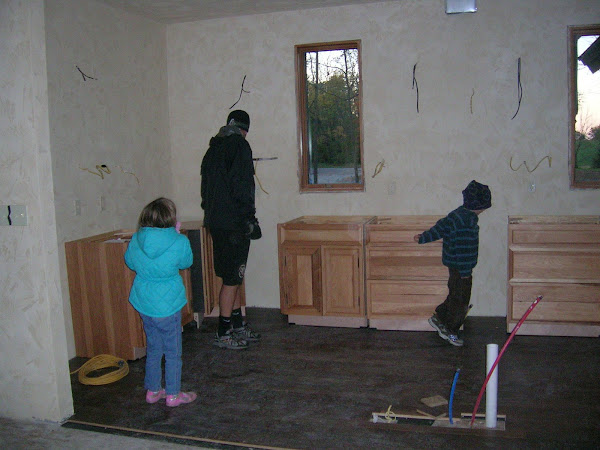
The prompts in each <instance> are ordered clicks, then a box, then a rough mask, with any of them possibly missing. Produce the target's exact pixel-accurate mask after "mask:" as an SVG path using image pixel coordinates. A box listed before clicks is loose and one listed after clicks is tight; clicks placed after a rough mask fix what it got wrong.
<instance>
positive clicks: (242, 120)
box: [227, 109, 250, 131]
mask: <svg viewBox="0 0 600 450" xmlns="http://www.w3.org/2000/svg"><path fill="white" fill-rule="evenodd" d="M232 120H233V123H231V121H232ZM227 125H235V126H236V127H238V128H241V129H242V130H244V131H248V130H249V129H250V116H249V115H248V113H247V112H246V111H243V110H241V109H236V110H235V111H231V112H230V113H229V115H228V116H227Z"/></svg>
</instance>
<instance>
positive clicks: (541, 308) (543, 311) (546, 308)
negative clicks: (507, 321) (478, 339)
mask: <svg viewBox="0 0 600 450" xmlns="http://www.w3.org/2000/svg"><path fill="white" fill-rule="evenodd" d="M532 284H533V283H532ZM532 284H515V285H513V286H511V288H512V313H511V314H510V316H511V317H510V318H511V319H513V320H519V319H520V318H521V317H523V314H525V312H526V311H527V308H529V306H530V305H531V303H532V302H533V301H534V300H535V298H536V297H537V296H538V295H542V296H543V298H542V300H541V301H540V302H539V303H538V305H537V306H536V307H535V309H534V310H533V311H532V312H531V314H530V315H529V316H528V318H527V320H532V321H535V320H539V321H544V322H579V323H581V322H588V323H590V322H596V323H600V284H599V285H588V284H544V285H542V284H540V285H537V286H536V285H532Z"/></svg>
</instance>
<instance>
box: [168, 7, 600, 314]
mask: <svg viewBox="0 0 600 450" xmlns="http://www.w3.org/2000/svg"><path fill="white" fill-rule="evenodd" d="M443 4H444V2H442V1H417V0H406V1H392V2H384V3H372V4H366V5H361V6H347V7H341V8H328V9H313V10H307V11H301V12H284V13H276V14H265V15H254V16H246V17H239V18H235V19H227V20H210V21H202V22H195V23H185V24H179V25H172V26H169V27H168V29H167V42H168V46H167V59H168V81H169V83H168V85H169V108H170V119H171V149H172V164H171V169H172V171H173V181H174V193H175V197H176V198H177V199H178V201H179V205H178V206H179V208H180V211H181V212H182V214H183V215H185V216H187V217H189V218H196V217H201V216H202V211H201V208H200V199H199V192H200V176H199V167H200V163H201V160H202V157H203V155H204V153H205V151H206V148H207V144H208V141H209V139H210V137H211V136H212V135H214V134H216V132H217V130H218V128H219V126H220V125H222V124H223V123H224V121H225V118H226V116H227V114H228V112H229V107H230V106H231V105H232V104H233V103H234V102H235V101H236V100H237V99H238V96H239V92H240V87H241V82H242V78H243V77H244V75H246V76H247V78H246V82H245V85H244V88H245V89H246V90H247V91H249V93H245V94H244V95H243V96H242V99H241V101H240V103H238V105H236V108H238V107H239V108H243V109H246V110H247V111H248V112H249V113H250V116H251V121H252V125H251V128H250V133H249V135H248V140H249V142H250V143H251V145H252V148H253V151H254V154H255V156H258V157H272V156H276V157H277V158H278V159H277V160H276V161H268V162H261V163H259V166H258V170H257V172H258V176H259V177H260V180H261V182H262V185H263V186H264V188H265V190H266V191H268V192H269V195H267V194H265V193H263V192H261V191H260V189H259V190H257V210H258V214H257V215H258V217H259V220H260V222H261V225H262V227H263V238H262V239H261V240H260V241H257V242H254V243H253V246H252V249H251V256H250V260H249V264H248V270H247V272H246V273H247V277H246V287H247V301H248V304H249V305H251V306H265V307H273V308H277V307H279V285H278V282H279V281H278V268H277V237H276V224H277V223H279V222H284V221H287V220H290V219H293V218H295V217H297V216H301V215H310V214H374V215H388V214H445V213H447V212H448V211H450V210H451V209H454V208H455V207H456V206H458V205H460V204H461V203H462V196H461V191H462V189H463V188H464V187H465V186H466V185H467V184H468V182H469V181H470V180H471V179H477V180H478V181H480V182H483V183H485V184H488V185H489V186H490V188H491V190H492V193H493V208H492V209H491V210H489V211H487V212H485V213H484V214H482V215H481V216H480V224H481V250H480V262H479V264H478V266H477V268H476V269H475V272H474V288H473V302H474V305H475V306H474V309H473V312H472V314H474V315H505V314H506V273H507V272H506V271H507V248H506V241H507V217H508V216H509V215H520V214H535V215H540V214H560V215H563V214H564V215H568V214H598V213H599V212H600V196H599V195H598V191H597V190H588V191H581V190H580V191H571V190H570V189H569V179H568V150H567V145H568V123H567V122H568V121H567V117H568V98H567V94H568V90H567V89H568V86H567V26H568V25H577V24H589V23H598V22H600V9H598V2H597V0H579V1H573V0H529V1H526V2H524V1H521V0H495V1H491V0H480V1H479V2H478V8H479V11H478V12H477V13H474V14H458V15H446V14H445V10H444V5H443ZM346 39H361V40H362V74H363V102H364V103H363V123H364V135H363V136H364V167H365V172H366V190H365V192H363V193H337V194H300V193H299V190H298V176H297V171H298V146H297V133H296V98H295V92H294V76H295V75H294V45H295V44H305V43H311V42H326V41H337V40H346ZM519 57H520V58H521V59H522V72H521V83H522V86H523V100H522V103H521V107H520V111H519V113H518V115H517V116H516V117H515V119H514V120H511V117H512V116H513V115H514V113H515V111H516V110H517V60H518V58H519ZM414 64H417V68H416V77H417V80H418V85H419V113H417V112H416V91H415V90H413V89H411V88H412V74H413V66H414ZM471 102H472V111H471ZM547 155H550V156H551V157H552V165H551V167H549V164H548V162H547V161H544V162H543V163H542V164H540V166H539V167H538V169H537V170H536V171H535V172H533V173H528V172H527V171H526V170H525V169H524V168H521V169H520V170H518V171H513V170H511V168H510V167H509V160H510V158H511V157H513V160H514V163H513V167H517V166H518V164H519V163H521V162H522V161H527V162H528V165H529V167H534V166H535V165H536V164H537V162H538V161H540V160H541V159H542V158H544V157H545V156H547ZM381 160H385V168H384V169H383V171H382V172H381V173H380V174H379V175H378V176H377V177H375V178H372V177H371V174H372V173H373V170H374V168H375V166H376V164H377V163H378V162H379V161H381ZM515 163H516V164H515ZM391 183H395V185H396V192H395V193H393V194H388V187H389V186H390V184H391ZM530 183H535V185H536V187H537V189H536V191H535V192H533V193H531V192H529V190H528V186H529V184H530ZM532 300H533V299H532Z"/></svg>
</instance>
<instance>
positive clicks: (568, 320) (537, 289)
mask: <svg viewBox="0 0 600 450" xmlns="http://www.w3.org/2000/svg"><path fill="white" fill-rule="evenodd" d="M538 295H542V296H543V298H542V300H541V301H540V302H539V303H538V305H537V306H536V307H535V309H534V310H533V311H532V312H531V313H530V314H529V316H528V317H527V320H525V322H523V324H522V326H521V327H520V328H519V331H518V333H519V334H531V335H556V336H591V337H597V336H599V335H600V216H520V217H509V220H508V301H507V316H506V319H507V331H509V332H511V331H512V330H513V329H514V327H515V326H516V324H517V323H518V322H519V320H520V319H521V318H522V316H523V314H525V312H526V311H527V309H528V308H529V306H530V305H531V303H532V302H533V301H534V300H535V299H536V297H537V296H538Z"/></svg>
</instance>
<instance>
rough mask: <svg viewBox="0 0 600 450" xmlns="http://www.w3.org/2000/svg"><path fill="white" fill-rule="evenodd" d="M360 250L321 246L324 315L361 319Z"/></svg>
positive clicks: (362, 310) (359, 248)
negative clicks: (357, 317)
mask: <svg viewBox="0 0 600 450" xmlns="http://www.w3.org/2000/svg"><path fill="white" fill-rule="evenodd" d="M361 253H362V252H361V247H355V246H347V247H345V246H323V291H324V295H323V297H324V298H323V305H324V308H323V309H324V311H323V314H324V315H342V316H364V314H365V312H364V308H363V301H362V299H363V287H364V281H363V270H362V258H361Z"/></svg>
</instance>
